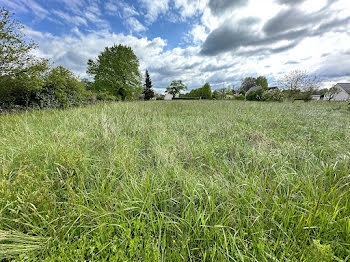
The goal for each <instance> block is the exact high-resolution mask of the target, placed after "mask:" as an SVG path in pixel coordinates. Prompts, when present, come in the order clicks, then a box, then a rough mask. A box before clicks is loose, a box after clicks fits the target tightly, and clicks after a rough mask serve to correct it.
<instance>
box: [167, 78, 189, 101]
mask: <svg viewBox="0 0 350 262" xmlns="http://www.w3.org/2000/svg"><path fill="white" fill-rule="evenodd" d="M182 90H187V86H185V84H184V83H182V80H174V81H172V82H171V84H170V86H169V87H167V89H166V92H167V93H168V94H171V95H172V96H173V98H175V97H176V95H177V94H180V92H181V91H182Z"/></svg>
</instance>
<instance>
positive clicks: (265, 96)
mask: <svg viewBox="0 0 350 262" xmlns="http://www.w3.org/2000/svg"><path fill="white" fill-rule="evenodd" d="M262 100H263V101H268V102H273V101H276V102H282V101H283V100H284V96H283V93H282V92H281V91H280V90H278V89H272V90H265V91H264V92H263V93H262Z"/></svg>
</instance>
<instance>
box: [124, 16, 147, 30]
mask: <svg viewBox="0 0 350 262" xmlns="http://www.w3.org/2000/svg"><path fill="white" fill-rule="evenodd" d="M126 24H127V25H128V27H129V28H130V30H131V31H132V32H142V31H146V30H147V28H146V27H144V26H143V24H141V23H140V21H139V20H137V19H136V18H135V17H130V18H128V19H127V20H126Z"/></svg>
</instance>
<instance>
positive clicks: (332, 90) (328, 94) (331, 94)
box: [325, 85, 341, 101]
mask: <svg viewBox="0 0 350 262" xmlns="http://www.w3.org/2000/svg"><path fill="white" fill-rule="evenodd" d="M340 92H341V90H340V88H338V87H337V86H336V85H335V86H332V87H331V88H330V89H329V90H328V91H327V92H326V93H325V95H326V98H327V100H328V101H331V100H332V99H333V98H334V97H335V96H336V95H337V94H339V93H340Z"/></svg>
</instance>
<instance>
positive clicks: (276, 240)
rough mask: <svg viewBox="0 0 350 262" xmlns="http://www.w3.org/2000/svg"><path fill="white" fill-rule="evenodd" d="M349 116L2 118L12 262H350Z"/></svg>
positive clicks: (325, 108)
mask: <svg viewBox="0 0 350 262" xmlns="http://www.w3.org/2000/svg"><path fill="white" fill-rule="evenodd" d="M349 174H350V111H348V109H347V105H346V104H342V103H327V102H320V103H318V102H312V103H294V104H292V103H259V102H243V101H171V102H166V101H154V102H125V103H106V104H99V105H95V106H88V107H80V108H72V109H66V110H43V111H33V112H22V113H16V114H3V115H0V260H1V259H2V260H4V261H12V260H13V261H84V260H86V261H138V260H139V261H318V262H320V261H349V260H350V204H349V200H350V175H349Z"/></svg>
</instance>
